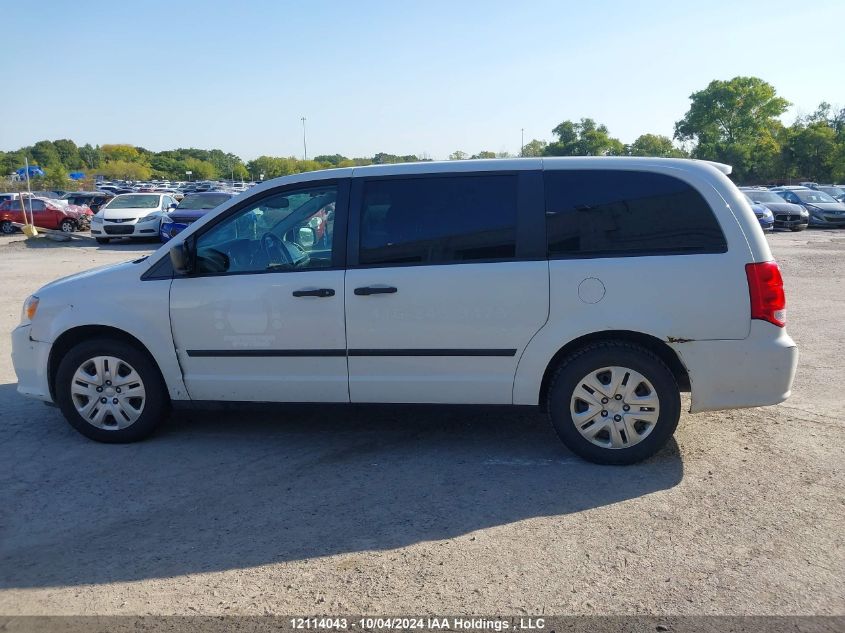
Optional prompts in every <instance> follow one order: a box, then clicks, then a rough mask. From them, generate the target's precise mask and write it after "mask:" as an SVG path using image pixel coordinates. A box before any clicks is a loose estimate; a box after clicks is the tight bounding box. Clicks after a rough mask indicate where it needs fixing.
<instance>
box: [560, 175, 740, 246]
mask: <svg viewBox="0 0 845 633" xmlns="http://www.w3.org/2000/svg"><path fill="white" fill-rule="evenodd" d="M544 179H545V186H546V226H547V234H548V245H549V255H550V256H551V257H554V256H562V257H566V256H573V257H578V256H586V257H590V256H602V255H629V254H643V255H646V254H650V253H661V252H663V253H665V252H672V253H720V252H724V251H725V250H727V245H726V243H725V237H724V235H723V234H722V230H721V229H720V228H719V225H718V223H717V222H716V218H715V217H714V216H713V212H712V211H711V210H710V207H709V205H708V204H707V202H706V201H705V200H704V198H702V197H701V194H699V193H698V192H697V191H696V190H695V189H693V188H692V187H691V186H690V185H688V184H686V183H684V182H683V181H681V180H678V179H677V178H673V177H671V176H665V175H663V174H655V173H649V172H635V171H610V170H601V171H598V170H568V171H547V172H545V175H544Z"/></svg>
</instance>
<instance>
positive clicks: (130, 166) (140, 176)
mask: <svg viewBox="0 0 845 633" xmlns="http://www.w3.org/2000/svg"><path fill="white" fill-rule="evenodd" d="M96 173H97V174H101V175H103V176H105V177H106V178H126V179H128V180H148V179H149V178H150V176H151V175H152V170H151V169H150V168H149V167H147V166H146V165H142V164H141V163H132V162H129V161H126V160H110V161H108V162H106V163H103V164H102V165H100V167H98V168H97V169H96Z"/></svg>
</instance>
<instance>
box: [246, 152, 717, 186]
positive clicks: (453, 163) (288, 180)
mask: <svg viewBox="0 0 845 633" xmlns="http://www.w3.org/2000/svg"><path fill="white" fill-rule="evenodd" d="M564 168H567V169H628V170H632V171H636V170H639V169H650V168H651V169H654V168H657V169H667V168H668V169H677V170H679V171H687V172H689V171H697V172H699V173H702V172H710V175H711V176H712V175H713V172H714V171H715V172H717V173H719V172H721V174H725V175H727V174H730V173H731V170H732V167H731V166H730V165H725V164H723V163H716V162H712V161H705V160H693V159H689V158H648V157H635V156H571V157H570V156H566V157H563V156H560V157H559V156H553V157H543V158H489V159H468V160H447V161H421V162H416V163H392V164H389V165H366V166H362V167H338V168H334V169H320V170H317V171H306V172H301V173H298V174H290V175H288V176H281V177H279V178H274V179H271V180H265V181H264V182H262V183H261V184H258V185H256V187H255V188H254V189H251V190H250V193H261V192H262V191H266V190H268V189H272V188H274V187H278V186H279V185H284V184H297V183H306V182H312V181H316V180H325V179H332V178H352V177H358V178H361V177H367V176H403V175H414V174H431V173H462V172H463V173H471V172H484V171H490V172H493V171H527V170H537V169H564Z"/></svg>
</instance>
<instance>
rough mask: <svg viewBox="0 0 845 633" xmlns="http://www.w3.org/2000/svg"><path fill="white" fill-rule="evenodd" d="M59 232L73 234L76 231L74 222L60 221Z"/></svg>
mask: <svg viewBox="0 0 845 633" xmlns="http://www.w3.org/2000/svg"><path fill="white" fill-rule="evenodd" d="M59 230H60V231H61V232H62V233H73V232H74V231H75V230H76V222H74V221H73V220H62V223H61V224H60V225H59Z"/></svg>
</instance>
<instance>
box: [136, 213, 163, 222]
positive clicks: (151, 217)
mask: <svg viewBox="0 0 845 633" xmlns="http://www.w3.org/2000/svg"><path fill="white" fill-rule="evenodd" d="M160 217H161V212H160V211H156V212H155V213H150V214H149V215H147V216H145V217H143V218H141V219H140V220H138V222H149V221H150V220H157V219H158V218H160Z"/></svg>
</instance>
